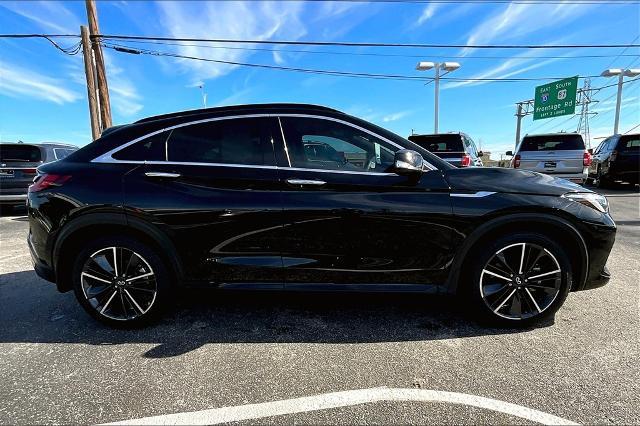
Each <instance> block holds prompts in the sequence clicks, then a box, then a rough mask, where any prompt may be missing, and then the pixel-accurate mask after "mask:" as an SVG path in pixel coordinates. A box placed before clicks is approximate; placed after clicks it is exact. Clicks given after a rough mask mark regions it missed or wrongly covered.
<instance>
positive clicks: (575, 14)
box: [461, 3, 592, 55]
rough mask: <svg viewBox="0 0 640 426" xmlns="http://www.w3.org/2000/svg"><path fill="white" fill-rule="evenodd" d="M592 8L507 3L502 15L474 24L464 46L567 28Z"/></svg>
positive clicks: (576, 5) (470, 49)
mask: <svg viewBox="0 0 640 426" xmlns="http://www.w3.org/2000/svg"><path fill="white" fill-rule="evenodd" d="M591 9H592V6H591V5H585V4H567V3H560V4H553V3H549V4H540V3H536V4H533V3H509V5H508V6H507V7H506V8H504V9H503V10H502V12H500V13H498V14H497V15H494V16H493V17H491V18H489V19H485V20H483V21H482V23H481V24H479V25H477V26H476V27H475V28H474V29H473V30H472V31H471V32H470V34H469V36H468V38H467V43H466V44H467V45H478V44H491V43H492V42H494V41H495V40H508V39H517V38H520V37H523V36H526V35H530V34H534V33H538V32H541V31H542V30H543V29H546V28H557V27H558V26H559V25H562V27H563V28H566V27H567V25H568V24H569V23H571V22H573V21H575V20H578V19H580V18H581V17H582V16H583V15H584V14H585V13H587V12H589V11H590V10H591ZM536 17H544V19H536ZM534 21H535V22H534ZM560 23H561V24H560ZM472 51H473V49H472V48H465V49H463V50H462V52H461V54H463V55H467V54H469V53H470V52H472Z"/></svg>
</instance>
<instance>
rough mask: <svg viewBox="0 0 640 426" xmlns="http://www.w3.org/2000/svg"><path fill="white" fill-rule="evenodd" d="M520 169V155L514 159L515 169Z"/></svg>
mask: <svg viewBox="0 0 640 426" xmlns="http://www.w3.org/2000/svg"><path fill="white" fill-rule="evenodd" d="M518 167H520V154H518V155H516V156H515V157H513V168H514V169H517V168H518Z"/></svg>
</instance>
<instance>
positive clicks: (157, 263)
mask: <svg viewBox="0 0 640 426" xmlns="http://www.w3.org/2000/svg"><path fill="white" fill-rule="evenodd" d="M169 284H170V280H169V275H168V271H167V268H166V266H165V265H164V262H163V261H162V259H161V258H160V256H158V255H157V254H156V253H155V251H154V250H152V249H151V248H149V247H147V246H146V245H144V244H142V243H140V242H138V241H136V240H134V239H132V238H128V237H115V238H107V239H100V240H96V241H94V242H91V243H89V244H88V245H87V246H86V247H85V248H84V249H83V250H82V252H81V253H80V255H79V256H78V257H77V259H76V261H75V263H74V268H73V286H74V291H75V295H76V298H77V299H78V301H79V302H80V304H81V305H82V307H83V308H84V309H85V310H86V311H87V312H88V313H89V314H90V315H91V316H92V317H94V318H96V319H97V320H99V321H101V322H104V323H106V324H108V325H111V326H116V327H127V326H136V325H141V324H144V323H147V322H149V321H151V320H152V319H155V318H156V317H157V315H158V314H159V313H160V311H162V309H163V308H164V306H165V304H166V300H167V298H168V293H169V289H170V285H169Z"/></svg>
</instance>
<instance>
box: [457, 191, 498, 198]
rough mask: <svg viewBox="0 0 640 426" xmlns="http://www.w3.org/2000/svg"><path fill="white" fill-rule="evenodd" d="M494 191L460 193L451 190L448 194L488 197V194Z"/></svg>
mask: <svg viewBox="0 0 640 426" xmlns="http://www.w3.org/2000/svg"><path fill="white" fill-rule="evenodd" d="M495 193H496V192H495V191H493V192H492V191H477V192H473V193H470V194H469V193H460V192H452V193H450V194H449V196H450V197H458V198H483V197H488V196H489V195H493V194H495Z"/></svg>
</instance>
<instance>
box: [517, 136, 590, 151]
mask: <svg viewBox="0 0 640 426" xmlns="http://www.w3.org/2000/svg"><path fill="white" fill-rule="evenodd" d="M583 149H584V141H583V140H582V136H580V135H542V136H526V137H525V138H524V139H523V140H522V146H521V147H520V151H561V150H566V151H569V150H571V151H575V150H583Z"/></svg>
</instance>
